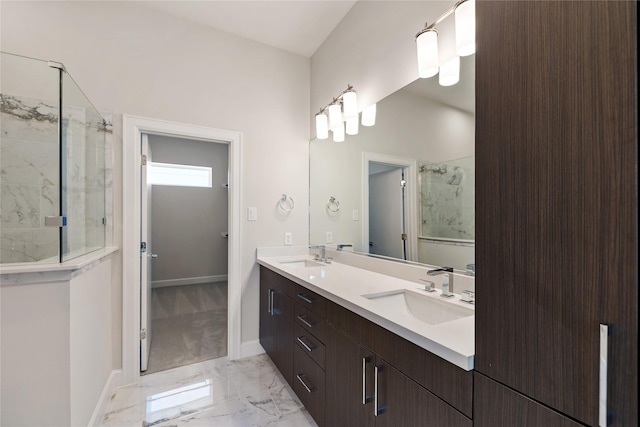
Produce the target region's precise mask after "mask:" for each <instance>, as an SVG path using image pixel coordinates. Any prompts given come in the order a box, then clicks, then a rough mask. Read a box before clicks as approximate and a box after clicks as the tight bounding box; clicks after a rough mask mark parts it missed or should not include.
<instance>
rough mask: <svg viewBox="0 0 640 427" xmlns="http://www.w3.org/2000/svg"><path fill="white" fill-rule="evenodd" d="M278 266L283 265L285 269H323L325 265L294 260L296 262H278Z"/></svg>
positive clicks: (304, 260)
mask: <svg viewBox="0 0 640 427" xmlns="http://www.w3.org/2000/svg"><path fill="white" fill-rule="evenodd" d="M280 264H284V265H285V266H287V267H295V268H298V267H323V266H325V264H323V263H321V262H318V261H312V260H310V259H296V260H291V261H280Z"/></svg>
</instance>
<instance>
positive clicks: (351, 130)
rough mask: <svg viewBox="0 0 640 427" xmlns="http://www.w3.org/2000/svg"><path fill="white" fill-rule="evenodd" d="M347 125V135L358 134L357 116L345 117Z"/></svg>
mask: <svg viewBox="0 0 640 427" xmlns="http://www.w3.org/2000/svg"><path fill="white" fill-rule="evenodd" d="M346 127H347V135H357V134H358V116H357V115H356V116H355V117H351V118H350V119H347V122H346Z"/></svg>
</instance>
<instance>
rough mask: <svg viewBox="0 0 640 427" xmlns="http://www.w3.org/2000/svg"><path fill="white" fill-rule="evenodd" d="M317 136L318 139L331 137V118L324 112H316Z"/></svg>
mask: <svg viewBox="0 0 640 427" xmlns="http://www.w3.org/2000/svg"><path fill="white" fill-rule="evenodd" d="M316 136H317V137H318V139H327V138H328V137H329V120H328V118H327V115H326V114H324V113H320V114H316Z"/></svg>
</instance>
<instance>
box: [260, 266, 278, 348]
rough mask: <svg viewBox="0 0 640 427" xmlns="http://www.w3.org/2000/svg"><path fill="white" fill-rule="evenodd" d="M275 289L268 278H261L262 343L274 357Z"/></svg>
mask: <svg viewBox="0 0 640 427" xmlns="http://www.w3.org/2000/svg"><path fill="white" fill-rule="evenodd" d="M274 292H275V290H274V289H273V286H271V285H270V284H269V283H268V282H267V281H266V280H264V279H263V278H262V277H261V278H260V344H261V345H262V348H264V351H266V352H267V354H268V355H269V356H270V357H273V320H272V316H271V307H272V298H273V293H274Z"/></svg>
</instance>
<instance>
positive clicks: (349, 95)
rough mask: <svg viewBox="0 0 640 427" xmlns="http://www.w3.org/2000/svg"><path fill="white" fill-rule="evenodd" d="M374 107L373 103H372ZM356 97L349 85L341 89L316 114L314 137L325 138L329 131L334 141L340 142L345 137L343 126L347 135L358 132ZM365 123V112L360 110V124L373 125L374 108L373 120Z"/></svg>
mask: <svg viewBox="0 0 640 427" xmlns="http://www.w3.org/2000/svg"><path fill="white" fill-rule="evenodd" d="M374 107H375V105H374ZM358 118H359V117H358V97H357V95H356V91H355V89H354V88H353V86H351V85H347V88H346V89H345V90H343V91H342V92H341V93H340V94H339V95H338V96H336V97H335V98H333V100H332V101H331V102H330V103H329V104H328V105H326V106H325V107H324V108H322V109H321V110H320V112H319V113H318V114H316V137H317V138H318V139H327V138H328V137H329V131H331V133H332V134H333V140H334V141H335V142H342V141H344V138H345V127H346V134H347V135H357V134H358V126H359V124H358ZM367 123H370V124H365V112H364V111H363V112H362V125H363V126H373V124H374V123H375V110H374V112H373V122H371V119H368V121H367Z"/></svg>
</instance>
